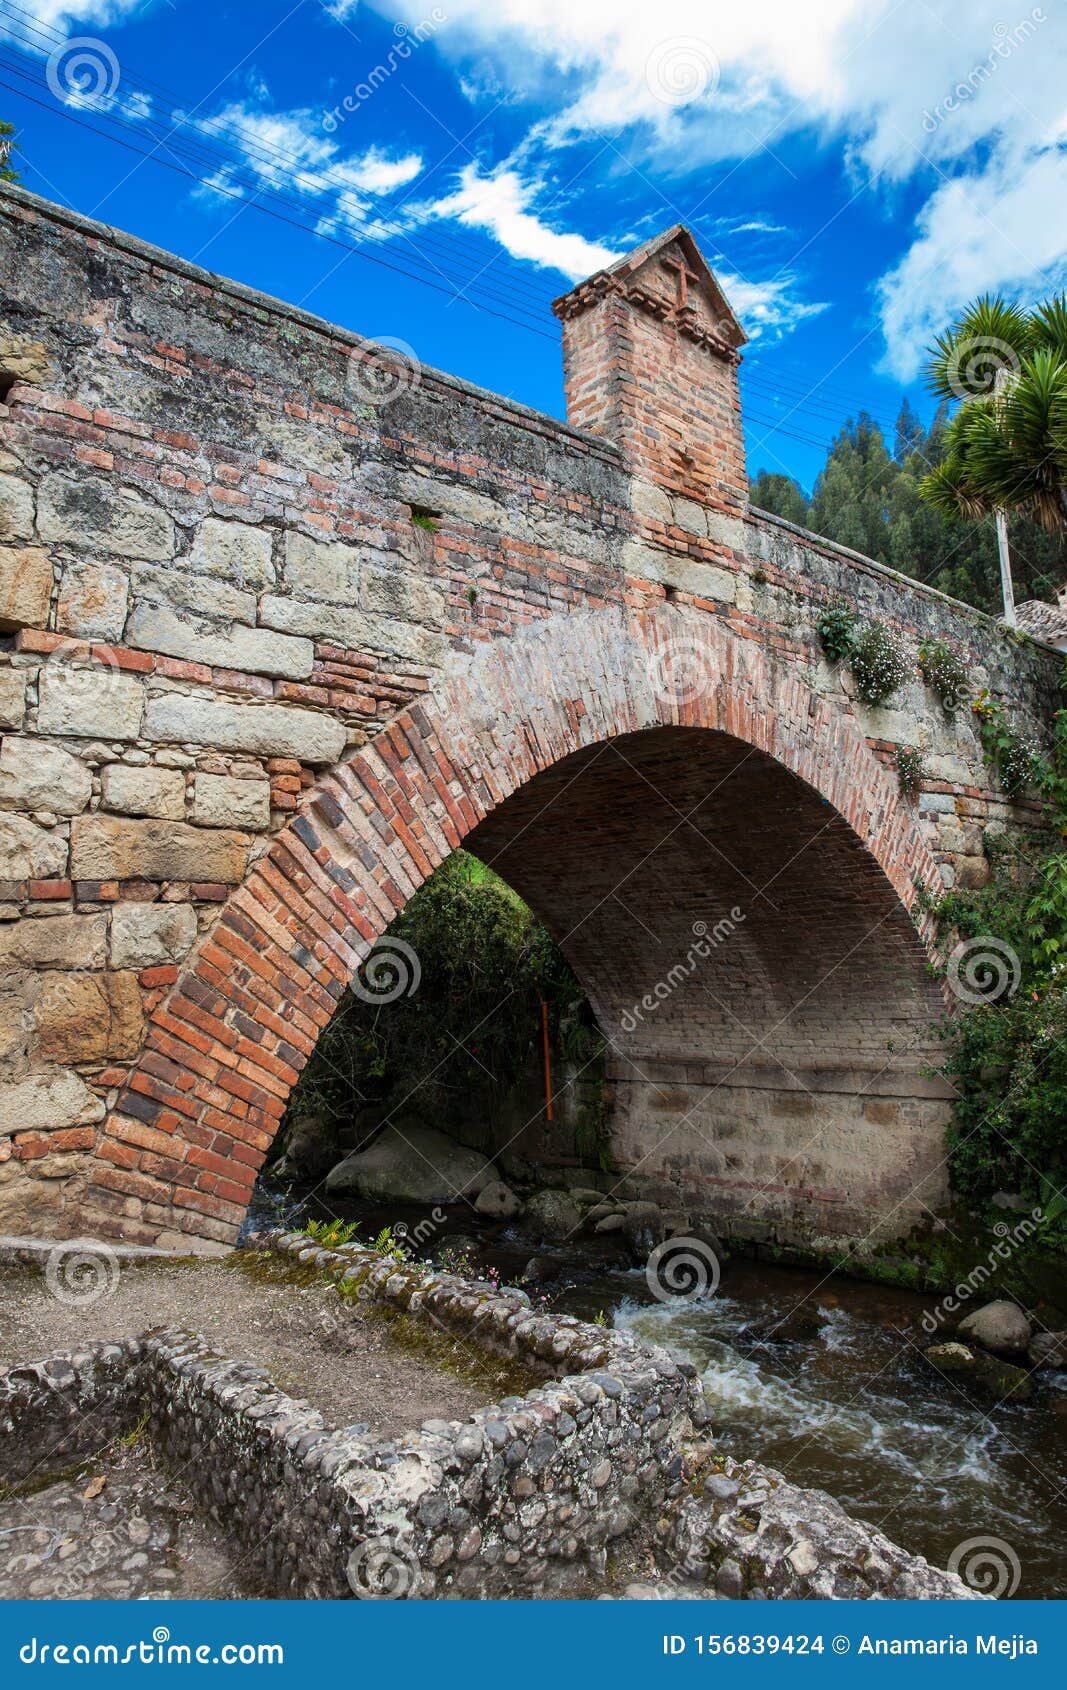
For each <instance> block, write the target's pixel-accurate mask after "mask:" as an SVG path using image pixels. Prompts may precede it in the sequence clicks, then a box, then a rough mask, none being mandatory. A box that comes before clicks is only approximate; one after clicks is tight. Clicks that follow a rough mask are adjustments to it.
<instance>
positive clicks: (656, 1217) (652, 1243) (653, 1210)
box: [622, 1203, 665, 1261]
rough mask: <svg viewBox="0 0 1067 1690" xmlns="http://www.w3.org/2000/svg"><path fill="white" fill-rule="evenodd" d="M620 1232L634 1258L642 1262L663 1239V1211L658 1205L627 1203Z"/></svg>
mask: <svg viewBox="0 0 1067 1690" xmlns="http://www.w3.org/2000/svg"><path fill="white" fill-rule="evenodd" d="M622 1230H623V1235H624V1237H625V1239H626V1242H627V1244H628V1245H629V1246H630V1249H631V1250H632V1251H633V1253H634V1256H635V1257H637V1258H639V1259H640V1260H642V1261H643V1260H644V1259H645V1257H646V1256H648V1255H650V1254H651V1252H652V1251H653V1250H654V1249H655V1248H656V1245H657V1244H659V1243H661V1242H662V1240H663V1238H664V1237H665V1233H664V1229H663V1210H662V1209H661V1208H660V1206H659V1204H658V1203H627V1205H626V1207H625V1209H624V1210H623V1227H622Z"/></svg>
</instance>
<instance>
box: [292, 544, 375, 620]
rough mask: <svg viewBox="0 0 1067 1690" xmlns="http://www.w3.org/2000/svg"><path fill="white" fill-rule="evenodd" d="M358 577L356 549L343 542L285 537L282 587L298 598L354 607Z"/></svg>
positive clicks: (356, 597)
mask: <svg viewBox="0 0 1067 1690" xmlns="http://www.w3.org/2000/svg"><path fill="white" fill-rule="evenodd" d="M360 576H361V554H360V551H359V548H358V546H349V545H346V544H345V543H344V541H343V540H312V539H311V538H309V536H308V535H307V534H296V533H291V534H287V535H286V536H285V584H286V587H287V588H288V590H289V591H290V592H291V593H294V594H296V595H297V596H298V597H300V598H312V599H328V600H329V602H330V603H331V604H342V605H354V604H356V603H357V602H358V599H359V587H360Z"/></svg>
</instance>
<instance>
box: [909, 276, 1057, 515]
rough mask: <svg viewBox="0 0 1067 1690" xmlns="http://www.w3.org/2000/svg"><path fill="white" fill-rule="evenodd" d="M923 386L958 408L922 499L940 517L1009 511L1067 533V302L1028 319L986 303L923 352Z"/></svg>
mask: <svg viewBox="0 0 1067 1690" xmlns="http://www.w3.org/2000/svg"><path fill="white" fill-rule="evenodd" d="M927 374H928V380H929V384H930V386H931V387H932V389H933V391H934V392H935V393H937V394H938V395H939V396H940V397H942V398H944V399H957V400H959V401H960V402H961V403H960V406H959V409H958V410H957V411H956V413H955V415H954V416H953V418H952V420H951V422H950V423H949V426H948V429H947V431H946V437H945V448H946V450H945V456H944V458H943V460H942V462H941V463H939V464H938V466H937V467H936V469H934V470H933V471H932V472H931V473H930V474H929V475H928V476H926V477H924V479H923V482H922V486H921V489H920V490H921V492H922V496H923V498H924V499H926V500H927V502H928V503H929V504H931V505H935V506H936V507H937V508H938V509H939V510H942V511H944V512H945V513H946V514H947V515H949V516H955V517H960V516H962V517H967V518H974V517H980V516H985V515H987V514H988V513H989V512H990V511H1016V512H1018V513H1020V514H1021V515H1024V516H1030V517H1033V518H1034V519H1035V520H1036V521H1037V522H1039V523H1040V524H1041V525H1042V527H1044V528H1046V529H1048V530H1049V531H1050V532H1053V533H1056V532H1060V533H1062V532H1063V530H1064V529H1065V528H1067V296H1065V295H1063V294H1057V295H1055V296H1054V297H1053V298H1051V299H1048V300H1045V301H1044V303H1043V304H1041V305H1038V306H1036V307H1035V308H1034V309H1033V310H1030V311H1027V310H1023V309H1022V308H1021V307H1020V306H1017V305H1012V304H1009V303H1008V302H1007V301H1006V300H1004V299H1001V298H995V297H992V296H990V295H985V296H984V297H983V298H981V299H978V300H975V302H974V304H973V305H970V306H969V307H968V308H967V310H966V311H965V312H964V313H963V315H962V317H960V318H959V319H958V320H957V321H956V322H955V323H954V324H953V325H952V327H951V329H950V330H949V331H948V333H947V334H944V335H939V336H938V339H937V341H936V343H935V345H934V346H933V347H932V348H931V349H930V362H929V366H928V371H927Z"/></svg>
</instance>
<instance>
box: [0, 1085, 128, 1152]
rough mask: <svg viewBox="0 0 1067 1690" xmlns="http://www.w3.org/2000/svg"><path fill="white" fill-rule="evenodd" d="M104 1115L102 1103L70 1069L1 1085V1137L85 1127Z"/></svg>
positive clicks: (99, 1119) (100, 1119)
mask: <svg viewBox="0 0 1067 1690" xmlns="http://www.w3.org/2000/svg"><path fill="white" fill-rule="evenodd" d="M104 1114H105V1109H104V1105H103V1102H102V1100H101V1099H100V1098H99V1097H97V1096H96V1094H95V1093H94V1092H91V1091H90V1090H89V1087H88V1086H87V1085H86V1083H85V1081H84V1080H83V1079H82V1078H81V1076H80V1075H79V1074H75V1073H72V1072H71V1070H70V1069H69V1068H53V1069H51V1070H50V1071H47V1072H44V1073H40V1074H31V1075H30V1076H29V1077H28V1078H27V1079H25V1080H16V1081H14V1082H13V1083H10V1084H3V1083H0V1137H10V1136H11V1134H12V1133H26V1132H55V1131H58V1130H60V1129H62V1128H63V1127H80V1126H85V1125H88V1124H89V1123H91V1122H93V1121H102V1120H103V1118H104Z"/></svg>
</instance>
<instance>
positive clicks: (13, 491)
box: [0, 475, 33, 541]
mask: <svg viewBox="0 0 1067 1690" xmlns="http://www.w3.org/2000/svg"><path fill="white" fill-rule="evenodd" d="M32 536H33V489H32V487H31V486H30V484H29V482H27V481H20V480H19V478H18V476H15V475H0V540H4V541H7V540H29V539H31V538H32Z"/></svg>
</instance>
